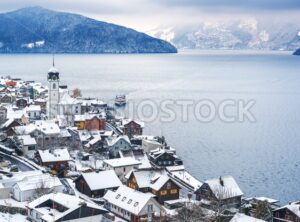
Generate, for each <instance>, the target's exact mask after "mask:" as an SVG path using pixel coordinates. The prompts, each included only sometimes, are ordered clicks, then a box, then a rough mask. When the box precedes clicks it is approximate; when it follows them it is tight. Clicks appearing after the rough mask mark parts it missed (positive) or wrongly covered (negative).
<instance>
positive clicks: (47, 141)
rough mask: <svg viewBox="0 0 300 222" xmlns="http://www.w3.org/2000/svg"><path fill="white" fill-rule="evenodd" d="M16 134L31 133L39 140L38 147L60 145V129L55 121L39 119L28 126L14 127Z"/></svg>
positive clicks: (46, 147) (45, 147)
mask: <svg viewBox="0 0 300 222" xmlns="http://www.w3.org/2000/svg"><path fill="white" fill-rule="evenodd" d="M13 130H14V133H15V134H16V135H31V136H32V137H34V138H35V140H36V142H37V148H38V149H48V148H53V147H55V146H58V144H59V139H58V138H59V136H60V129H59V127H58V125H57V124H56V123H55V122H53V121H44V120H37V121H35V122H34V123H30V124H28V125H26V126H17V127H14V128H13Z"/></svg>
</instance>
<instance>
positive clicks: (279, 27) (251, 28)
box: [148, 19, 300, 51]
mask: <svg viewBox="0 0 300 222" xmlns="http://www.w3.org/2000/svg"><path fill="white" fill-rule="evenodd" d="M148 34H149V35H151V36H154V37H157V38H161V39H165V40H167V41H170V42H171V43H173V44H174V45H175V46H176V47H177V48H179V49H182V48H188V49H255V50H256V49H262V50H292V51H295V50H296V49H298V48H299V47H300V23H298V22H293V21H290V22H286V21H282V22H280V23H278V22H273V23H272V22H267V21H263V20H258V19H249V20H247V19H243V20H237V21H230V22H228V21H227V22H200V23H199V24H197V25H191V26H183V27H180V26H178V27H176V26H175V27H163V28H158V29H155V30H151V31H149V32H148Z"/></svg>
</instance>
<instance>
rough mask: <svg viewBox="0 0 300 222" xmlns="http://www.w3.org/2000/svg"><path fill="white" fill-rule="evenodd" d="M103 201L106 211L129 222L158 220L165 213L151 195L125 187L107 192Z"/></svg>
mask: <svg viewBox="0 0 300 222" xmlns="http://www.w3.org/2000/svg"><path fill="white" fill-rule="evenodd" d="M103 199H104V200H105V204H104V206H105V208H106V209H108V210H109V211H110V212H112V213H114V214H116V215H117V216H119V217H121V218H123V219H124V220H126V221H130V222H138V221H147V219H157V220H158V219H160V218H162V217H163V216H164V213H165V212H164V210H163V209H162V207H161V206H160V204H159V203H158V202H157V201H156V200H155V199H154V195H153V194H151V193H142V192H139V191H136V190H133V189H131V188H129V187H127V186H120V187H119V188H118V189H117V190H116V191H111V190H109V191H107V193H106V194H105V195H104V197H103Z"/></svg>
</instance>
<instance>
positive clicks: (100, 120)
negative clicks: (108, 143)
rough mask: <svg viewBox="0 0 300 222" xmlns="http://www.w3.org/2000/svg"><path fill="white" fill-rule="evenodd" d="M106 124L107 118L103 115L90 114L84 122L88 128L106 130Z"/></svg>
mask: <svg viewBox="0 0 300 222" xmlns="http://www.w3.org/2000/svg"><path fill="white" fill-rule="evenodd" d="M105 126H106V120H105V117H103V116H102V115H94V116H89V117H88V118H86V119H85V122H84V128H85V129H86V130H105Z"/></svg>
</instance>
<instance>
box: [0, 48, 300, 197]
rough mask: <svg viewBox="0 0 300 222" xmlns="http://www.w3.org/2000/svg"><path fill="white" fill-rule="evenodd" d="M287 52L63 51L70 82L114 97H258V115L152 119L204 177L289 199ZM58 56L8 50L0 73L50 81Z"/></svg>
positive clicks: (297, 139)
mask: <svg viewBox="0 0 300 222" xmlns="http://www.w3.org/2000/svg"><path fill="white" fill-rule="evenodd" d="M290 54H291V53H289V52H288V53H287V52H245V51H202V52H199V51H184V52H180V53H179V54H159V55H147V54H144V55H57V56H56V67H57V68H58V69H59V70H60V73H61V74H60V78H61V83H62V84H67V85H68V86H69V88H74V87H79V88H81V90H82V92H83V94H84V95H85V96H92V97H96V96H97V97H99V98H102V99H104V100H106V101H108V100H110V99H113V98H114V96H115V95H116V94H119V93H125V94H126V95H127V97H128V99H130V100H131V101H133V102H134V103H138V102H139V101H142V100H144V99H151V100H152V101H154V102H156V103H160V102H161V101H163V100H166V99H172V100H193V101H199V100H201V99H209V100H211V101H213V102H214V103H216V104H218V103H220V101H223V100H226V99H234V100H244V101H249V100H255V102H256V103H255V105H254V106H253V108H252V109H251V110H252V112H253V114H254V116H255V118H256V121H255V122H252V123H251V122H249V121H245V122H234V123H225V122H222V121H221V120H219V119H215V120H213V121H211V122H209V123H202V122H199V121H197V120H196V119H195V117H194V115H191V114H192V113H190V118H189V119H188V121H187V122H183V121H182V120H181V118H180V117H181V116H180V115H181V113H180V108H179V107H177V106H172V108H173V109H174V111H175V112H176V113H177V116H176V117H177V118H176V120H174V121H172V122H168V123H161V122H160V121H159V119H157V120H155V121H153V122H151V123H147V126H146V129H145V133H146V134H154V135H162V134H163V135H164V136H165V137H166V139H167V141H168V142H169V144H170V145H171V146H173V147H174V148H176V149H177V153H178V155H179V156H181V157H182V159H183V161H184V163H185V166H186V168H187V169H188V171H190V172H191V173H192V174H193V175H195V176H196V177H197V178H198V179H200V180H202V181H204V180H206V179H209V178H215V177H219V176H220V175H232V176H234V177H235V178H236V180H237V182H238V183H239V184H240V187H241V188H242V190H243V191H244V193H245V195H247V196H252V195H257V196H261V195H265V196H269V197H272V198H276V199H279V200H281V202H282V203H286V202H288V201H292V200H297V199H299V198H300V189H299V187H300V113H299V108H300V57H296V56H291V55H290ZM51 63H52V57H51V55H0V67H1V69H0V75H3V76H4V75H11V76H13V77H20V78H22V79H25V80H36V81H41V82H43V83H46V73H47V70H48V69H49V67H50V65H51Z"/></svg>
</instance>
